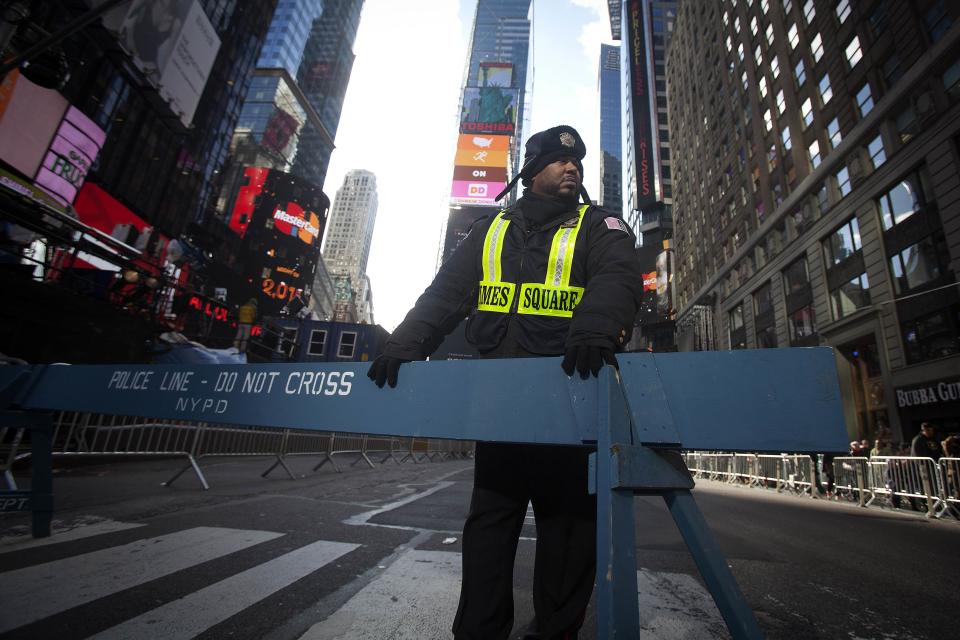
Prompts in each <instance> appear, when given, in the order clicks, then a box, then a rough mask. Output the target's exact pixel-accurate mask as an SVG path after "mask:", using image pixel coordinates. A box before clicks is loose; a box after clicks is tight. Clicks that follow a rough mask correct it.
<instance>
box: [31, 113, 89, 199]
mask: <svg viewBox="0 0 960 640" xmlns="http://www.w3.org/2000/svg"><path fill="white" fill-rule="evenodd" d="M106 137H107V134H106V133H104V131H103V129H101V128H100V127H98V126H97V125H96V124H94V122H93V121H92V120H91V119H90V118H88V117H87V116H85V115H84V114H83V113H81V112H80V110H79V109H77V108H76V107H73V106H71V107H70V108H69V109H67V112H66V114H65V115H64V116H63V120H62V121H61V122H60V127H59V128H58V129H57V132H56V134H54V136H53V141H52V142H51V143H50V147H49V148H48V149H47V153H46V156H45V157H44V159H43V164H41V165H40V168H39V169H38V170H37V175H36V177H34V180H33V181H34V183H35V184H36V185H37V186H39V187H41V188H42V189H43V190H44V191H46V192H47V193H49V194H50V195H52V196H53V197H54V198H56V199H57V200H59V201H60V202H62V203H63V204H70V203H72V202H73V200H74V198H76V196H77V191H78V190H79V189H80V187H82V186H83V181H84V180H86V178H87V173H89V171H90V167H91V166H92V165H93V162H94V161H95V160H96V159H97V154H99V153H100V148H101V147H102V146H103V142H104V140H105V139H106Z"/></svg>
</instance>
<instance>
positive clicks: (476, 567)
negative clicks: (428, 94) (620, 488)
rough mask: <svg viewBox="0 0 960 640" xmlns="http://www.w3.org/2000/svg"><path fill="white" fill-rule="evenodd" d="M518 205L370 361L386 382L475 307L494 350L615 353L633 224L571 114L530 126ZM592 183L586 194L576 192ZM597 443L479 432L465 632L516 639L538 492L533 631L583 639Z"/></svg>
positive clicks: (593, 368)
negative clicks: (568, 121) (524, 549)
mask: <svg viewBox="0 0 960 640" xmlns="http://www.w3.org/2000/svg"><path fill="white" fill-rule="evenodd" d="M525 151H526V152H525V154H524V164H523V168H522V169H521V171H520V173H519V174H518V175H517V176H515V177H514V179H513V181H512V182H511V183H510V184H509V185H508V186H507V189H505V190H504V192H503V193H501V194H500V196H498V199H499V198H501V197H503V195H505V194H506V193H507V191H508V190H509V189H510V188H511V187H512V186H513V184H515V183H516V181H517V179H521V180H522V181H523V186H524V187H525V189H524V192H523V196H522V197H521V198H520V199H519V200H518V201H517V203H516V204H514V205H513V206H510V207H508V208H506V209H504V210H503V211H500V212H498V213H496V214H495V215H491V216H488V217H487V218H484V219H481V220H480V221H478V222H477V223H475V224H474V226H473V228H472V230H471V231H470V233H469V234H468V235H467V237H466V238H465V239H464V241H463V243H462V244H461V246H460V247H459V248H458V249H457V250H456V252H455V253H454V254H453V256H452V257H451V258H450V259H448V260H447V261H446V262H445V263H444V264H443V265H442V266H441V268H440V271H439V272H438V273H437V276H436V278H435V279H434V281H433V283H432V284H431V285H430V286H429V287H427V289H426V291H424V293H423V295H421V296H420V298H419V299H418V300H417V303H416V305H415V306H414V307H413V309H412V310H411V311H410V312H409V313H408V314H407V316H406V318H405V319H404V321H403V322H402V323H401V324H400V326H398V327H397V329H396V331H394V332H393V334H392V335H391V337H390V339H389V340H388V341H387V344H386V346H385V349H384V353H383V355H381V356H380V357H379V358H377V359H376V360H375V361H374V363H373V365H372V366H371V367H370V371H369V373H368V375H369V377H370V378H371V379H372V380H374V381H375V382H376V384H377V385H378V386H380V387H382V386H383V385H384V383H387V384H389V386H391V387H393V386H395V385H396V383H397V374H398V370H399V368H400V366H401V364H402V363H404V362H408V361H411V360H421V359H423V358H425V357H427V356H428V355H429V354H430V353H432V352H433V350H434V349H436V347H437V346H438V345H439V343H440V341H441V340H442V338H443V336H444V335H446V334H447V333H449V332H450V331H452V330H453V328H454V327H456V326H457V324H458V323H459V322H460V320H461V319H462V318H463V317H464V315H466V312H467V311H468V310H470V309H471V307H472V312H471V314H470V319H469V322H468V324H467V338H468V339H469V340H470V341H471V342H472V343H473V344H474V345H475V346H476V347H477V349H478V350H479V352H480V354H481V356H482V357H484V358H523V357H531V356H558V355H562V356H563V361H562V364H561V366H562V367H563V370H564V371H565V372H566V374H567V375H573V374H574V371H576V372H578V373H579V374H580V375H581V376H582V377H584V378H586V377H588V375H590V374H593V375H595V376H596V375H598V374H599V371H600V369H601V368H602V366H603V365H605V364H609V365H613V366H616V358H615V356H614V353H615V352H616V351H618V350H620V349H622V347H623V345H624V344H626V343H627V342H628V341H629V339H630V334H631V332H632V329H633V319H634V316H635V315H636V312H637V309H638V308H639V300H640V295H641V288H642V282H643V274H642V273H641V269H640V265H639V262H638V261H637V259H636V254H635V252H634V246H635V237H634V235H633V233H632V231H631V230H630V229H629V227H628V226H627V225H626V223H624V221H623V220H622V219H621V218H620V217H619V215H618V214H616V213H611V212H607V211H604V210H602V209H600V208H598V207H594V206H591V205H590V204H588V203H589V199H588V196H587V194H586V191H585V190H584V189H583V186H582V183H583V165H582V160H583V157H584V155H585V154H586V147H585V145H584V143H583V141H582V139H581V138H580V135H579V134H578V133H577V131H576V130H575V129H574V128H573V127H569V126H565V125H562V126H557V127H553V128H551V129H547V130H546V131H541V132H539V133H537V134H534V135H533V136H531V138H530V140H529V141H528V142H527V144H526V149H525ZM578 195H582V196H583V200H584V204H582V205H579V204H578V202H577V199H578ZM589 451H590V450H589V449H588V448H585V447H555V446H543V445H540V446H534V445H518V444H506V443H491V442H478V443H477V447H476V465H475V471H474V488H473V495H472V498H471V502H470V512H469V515H468V517H467V521H466V524H465V526H464V531H463V577H462V585H461V592H460V604H459V607H458V610H457V615H456V619H455V620H454V623H453V633H454V635H455V637H456V638H482V639H484V640H490V639H497V638H507V637H508V636H509V634H510V631H511V628H512V626H513V563H514V556H515V555H516V549H517V544H518V540H519V536H520V531H521V528H522V526H523V522H524V516H525V514H526V511H527V504H528V502H532V503H533V509H534V514H535V516H536V522H537V551H536V560H535V570H534V580H533V603H534V611H535V619H534V620H533V621H532V622H531V623H530V625H529V626H528V629H527V633H528V637H531V638H544V639H546V638H575V637H576V635H577V631H578V629H579V628H580V626H581V625H582V624H583V619H584V614H585V611H586V608H587V603H588V602H589V600H590V595H591V593H592V591H593V583H594V573H595V568H596V550H595V547H596V497H595V496H591V495H589V494H588V492H587V458H588V454H589Z"/></svg>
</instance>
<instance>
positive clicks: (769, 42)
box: [766, 24, 773, 47]
mask: <svg viewBox="0 0 960 640" xmlns="http://www.w3.org/2000/svg"><path fill="white" fill-rule="evenodd" d="M766 36H767V45H769V46H771V47H772V46H773V25H772V24H768V25H767V33H766Z"/></svg>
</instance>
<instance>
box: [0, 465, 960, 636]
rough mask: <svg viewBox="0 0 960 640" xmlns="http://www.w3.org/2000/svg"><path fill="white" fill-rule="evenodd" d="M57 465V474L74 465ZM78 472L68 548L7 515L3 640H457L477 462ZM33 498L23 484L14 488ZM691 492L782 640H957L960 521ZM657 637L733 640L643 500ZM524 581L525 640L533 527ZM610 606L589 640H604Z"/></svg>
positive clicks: (60, 486)
mask: <svg viewBox="0 0 960 640" xmlns="http://www.w3.org/2000/svg"><path fill="white" fill-rule="evenodd" d="M58 462H59V461H58ZM201 462H202V465H203V468H204V471H205V473H206V476H207V479H208V480H209V481H210V483H211V487H212V488H211V490H210V491H203V490H202V489H201V488H200V486H199V483H198V482H197V480H196V478H195V477H194V476H192V475H190V474H185V475H184V476H182V477H181V478H180V479H179V480H178V481H177V483H176V484H175V485H174V486H173V487H170V488H167V487H163V486H161V482H162V481H164V480H166V479H168V478H169V477H170V476H171V475H172V473H173V472H174V471H175V470H176V469H178V468H179V467H180V465H181V464H182V461H181V460H138V461H123V462H113V463H109V464H106V463H104V464H86V465H76V464H74V465H70V466H62V467H61V468H60V469H58V470H57V471H56V472H55V480H54V483H55V484H54V490H55V495H56V512H55V515H54V518H55V533H54V535H53V537H51V538H49V539H46V540H40V541H33V540H31V539H30V538H29V536H27V535H25V532H26V531H27V524H28V520H27V518H26V517H24V516H23V515H17V514H4V517H3V519H0V568H2V573H0V602H2V603H3V606H2V608H0V637H3V638H85V637H90V636H95V637H98V638H153V639H167V638H191V637H200V638H210V639H212V638H236V639H247V638H249V639H253V638H267V639H271V640H288V639H289V640H293V639H298V638H304V639H327V638H351V639H353V638H370V639H374V638H376V639H384V638H411V639H413V638H418V639H422V638H447V637H450V633H449V627H450V624H451V621H452V619H453V616H454V613H455V611H456V604H457V597H458V591H459V574H460V550H461V546H460V535H461V532H460V529H461V527H462V524H463V520H464V517H465V514H466V510H467V505H468V501H469V495H470V490H471V479H472V469H473V463H472V461H470V460H451V461H445V462H435V463H427V462H425V463H423V464H419V465H414V464H411V463H410V462H407V463H405V464H403V465H399V466H398V465H395V464H393V463H392V462H388V463H387V464H385V465H382V466H378V467H377V468H376V469H369V468H366V467H365V466H364V467H361V466H360V465H357V466H349V464H346V463H348V462H349V461H348V460H344V461H343V462H344V463H345V464H342V465H341V466H342V468H343V469H344V472H343V473H342V474H336V473H334V472H333V471H332V469H331V468H330V467H329V466H325V467H323V468H322V469H321V470H320V471H318V472H312V471H310V470H311V469H312V467H313V465H314V464H315V461H314V460H313V459H306V458H301V459H292V460H291V461H290V463H289V464H290V465H291V467H292V469H293V470H294V472H295V473H298V474H303V477H301V478H299V479H297V480H296V481H292V480H290V479H289V478H284V477H283V476H281V475H280V474H278V473H276V472H275V473H274V475H272V476H270V477H268V478H267V479H262V478H260V473H261V472H262V471H263V470H265V469H266V468H267V466H269V464H270V461H269V460H268V459H266V458H262V459H261V458H255V459H225V458H220V459H211V460H205V461H201ZM17 480H18V483H21V485H22V486H24V485H27V483H28V477H27V476H26V475H18V476H17ZM694 495H695V497H696V499H697V501H698V503H699V505H700V507H701V509H702V510H703V512H704V515H705V516H706V518H707V520H708V522H709V523H710V525H711V527H712V528H713V530H714V532H715V533H716V535H717V537H718V539H719V542H720V545H721V546H722V548H723V550H724V552H725V554H726V556H727V559H728V561H729V563H730V565H731V567H732V569H733V573H734V575H735V576H736V578H737V580H738V581H739V583H740V586H741V588H742V590H743V592H744V594H745V596H746V599H747V601H748V602H749V604H750V605H751V607H752V608H753V609H754V611H755V612H756V614H757V617H758V620H759V622H760V626H761V628H762V629H763V631H764V633H765V634H766V636H767V637H768V638H913V639H921V638H945V637H951V636H954V635H955V634H956V629H955V624H956V619H955V608H956V576H957V575H958V572H960V558H958V556H957V554H956V548H957V544H958V542H960V524H958V523H957V522H956V521H954V520H950V519H944V520H943V521H930V520H927V519H925V518H923V517H922V516H919V515H916V514H910V513H894V512H891V511H885V510H881V509H876V508H870V509H862V508H858V507H856V506H853V505H851V504H848V503H830V502H826V501H822V500H810V499H809V498H801V497H797V496H794V495H790V494H776V493H775V492H773V491H764V490H760V489H756V488H754V489H748V488H742V487H735V486H729V485H724V484H721V483H717V482H711V481H701V482H699V483H698V486H697V488H696V490H695V491H694ZM636 519H637V527H638V530H637V531H638V533H637V538H638V553H637V558H638V567H637V569H638V583H639V591H640V593H639V596H638V597H639V600H640V605H641V608H640V614H641V626H642V629H643V637H649V638H723V637H727V634H726V630H725V627H724V625H723V622H722V620H721V618H720V615H719V613H718V612H717V610H716V608H715V607H714V605H713V602H712V600H711V599H710V597H709V596H708V595H707V592H706V590H705V589H704V587H703V586H702V582H701V580H700V578H699V576H698V574H697V571H696V568H695V566H694V565H693V562H692V559H691V558H690V556H689V554H688V553H687V552H686V550H685V548H684V545H683V542H682V540H681V539H680V536H679V533H678V532H677V530H676V527H675V526H674V525H673V524H672V522H671V521H670V518H669V515H668V513H667V511H666V509H665V507H664V506H663V504H662V502H661V501H660V500H659V498H653V497H643V498H638V499H637V500H636ZM532 522H533V520H532V514H531V515H530V516H529V517H528V525H527V526H525V528H524V532H523V536H524V537H523V540H522V541H521V544H520V549H519V553H518V557H517V563H516V571H515V586H516V590H515V601H516V623H515V630H514V634H513V637H517V638H519V637H521V636H522V630H523V627H524V626H525V625H526V623H527V622H529V621H530V619H531V617H532V606H531V602H530V598H529V595H528V592H527V590H528V588H529V584H530V582H531V579H532V568H533V551H534V540H535V536H536V532H535V529H534V527H533V526H532ZM594 628H595V614H594V612H593V607H592V606H591V610H590V612H589V613H588V617H587V621H586V624H585V626H584V630H583V632H582V633H581V635H580V637H581V638H594V637H595V631H594Z"/></svg>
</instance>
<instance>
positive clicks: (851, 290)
mask: <svg viewBox="0 0 960 640" xmlns="http://www.w3.org/2000/svg"><path fill="white" fill-rule="evenodd" d="M830 303H831V306H832V307H833V318H834V320H839V319H840V318H843V317H845V316H848V315H850V314H851V313H853V312H854V311H856V310H857V309H864V308H866V307H869V306H870V283H869V282H868V281H867V274H866V273H861V274H859V275H858V276H856V277H854V278H853V279H852V280H850V281H849V282H845V283H843V284H842V285H840V286H839V287H837V288H836V289H833V290H831V291H830Z"/></svg>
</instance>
